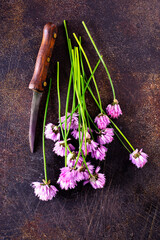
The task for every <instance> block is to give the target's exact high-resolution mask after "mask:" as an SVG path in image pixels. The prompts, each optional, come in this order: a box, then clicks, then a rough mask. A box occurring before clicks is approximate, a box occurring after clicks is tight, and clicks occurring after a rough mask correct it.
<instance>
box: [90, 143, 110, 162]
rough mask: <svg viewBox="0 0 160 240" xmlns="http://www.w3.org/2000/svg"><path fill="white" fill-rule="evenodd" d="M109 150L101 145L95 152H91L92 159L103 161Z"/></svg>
mask: <svg viewBox="0 0 160 240" xmlns="http://www.w3.org/2000/svg"><path fill="white" fill-rule="evenodd" d="M107 150H108V149H107V148H106V147H105V146H102V145H100V146H99V147H97V148H96V149H95V150H93V151H92V152H91V157H92V158H95V159H97V160H100V161H102V160H104V159H105V157H106V152H107Z"/></svg>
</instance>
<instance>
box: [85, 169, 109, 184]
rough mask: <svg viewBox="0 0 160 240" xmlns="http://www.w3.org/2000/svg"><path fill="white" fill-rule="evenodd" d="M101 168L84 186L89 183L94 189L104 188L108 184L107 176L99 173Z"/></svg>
mask: <svg viewBox="0 0 160 240" xmlns="http://www.w3.org/2000/svg"><path fill="white" fill-rule="evenodd" d="M99 170H100V167H97V168H96V170H95V173H94V174H93V175H92V176H91V177H90V179H89V180H87V181H85V182H84V185H85V184H87V183H89V182H90V184H91V185H92V187H93V188H94V189H97V188H103V187H104V185H105V182H106V179H105V175H104V174H103V173H99Z"/></svg>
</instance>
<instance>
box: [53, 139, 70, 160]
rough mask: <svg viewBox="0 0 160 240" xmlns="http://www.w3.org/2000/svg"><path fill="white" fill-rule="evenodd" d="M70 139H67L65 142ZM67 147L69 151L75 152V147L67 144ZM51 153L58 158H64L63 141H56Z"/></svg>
mask: <svg viewBox="0 0 160 240" xmlns="http://www.w3.org/2000/svg"><path fill="white" fill-rule="evenodd" d="M69 140H70V139H67V142H68V141H69ZM68 147H69V149H70V150H71V151H74V150H75V147H74V146H73V145H72V144H71V143H68ZM69 149H68V148H67V154H69ZM53 152H55V153H56V154H57V155H58V156H61V157H64V156H65V142H64V141H58V142H56V143H55V146H54V148H53Z"/></svg>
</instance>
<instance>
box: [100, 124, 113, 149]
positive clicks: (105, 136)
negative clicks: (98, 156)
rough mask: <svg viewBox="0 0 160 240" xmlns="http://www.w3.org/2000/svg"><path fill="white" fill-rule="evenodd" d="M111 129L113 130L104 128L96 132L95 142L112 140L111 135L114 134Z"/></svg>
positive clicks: (109, 141)
mask: <svg viewBox="0 0 160 240" xmlns="http://www.w3.org/2000/svg"><path fill="white" fill-rule="evenodd" d="M113 131H114V130H113V128H105V129H103V130H101V131H100V132H99V133H98V136H97V142H98V143H99V144H102V145H104V144H106V143H111V142H112V141H113V136H114V132H113Z"/></svg>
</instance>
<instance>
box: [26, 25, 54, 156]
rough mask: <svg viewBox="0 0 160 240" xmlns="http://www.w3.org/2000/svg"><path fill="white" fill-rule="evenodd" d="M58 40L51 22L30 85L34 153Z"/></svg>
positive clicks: (46, 26)
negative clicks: (40, 114) (38, 123)
mask: <svg viewBox="0 0 160 240" xmlns="http://www.w3.org/2000/svg"><path fill="white" fill-rule="evenodd" d="M56 38H57V27H56V26H55V25H54V24H53V23H51V22H49V23H47V24H46V25H45V26H44V28H43V37H42V42H41V46H40V49H39V52H38V56H37V59H36V64H35V68H34V73H33V77H32V79H31V81H30V83H29V89H32V90H33V97H32V103H31V115H30V124H29V145H30V150H31V152H32V153H33V152H34V142H35V132H36V124H37V118H38V112H39V105H40V102H41V98H42V95H43V91H44V88H45V87H46V85H47V82H46V77H47V72H48V67H49V63H50V59H51V55H52V50H53V47H54V44H55V39H56Z"/></svg>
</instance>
